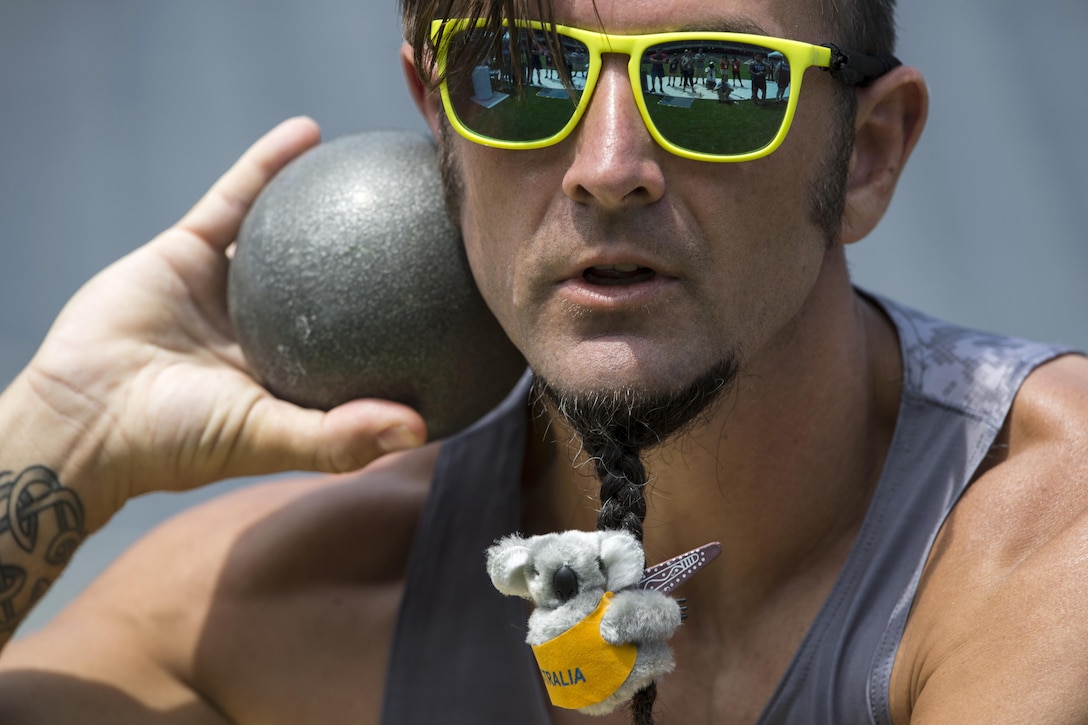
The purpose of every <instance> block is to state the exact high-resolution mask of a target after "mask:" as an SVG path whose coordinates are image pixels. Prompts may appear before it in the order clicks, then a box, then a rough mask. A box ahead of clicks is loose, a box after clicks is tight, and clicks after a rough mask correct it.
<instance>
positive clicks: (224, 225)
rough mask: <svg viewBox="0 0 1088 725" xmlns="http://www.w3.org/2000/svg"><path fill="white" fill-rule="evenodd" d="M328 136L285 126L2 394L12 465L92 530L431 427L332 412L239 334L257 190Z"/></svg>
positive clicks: (70, 308)
mask: <svg viewBox="0 0 1088 725" xmlns="http://www.w3.org/2000/svg"><path fill="white" fill-rule="evenodd" d="M319 140H320V131H319V130H318V128H317V126H316V124H314V123H313V122H312V121H310V120H309V119H301V118H300V119H292V120H290V121H287V122H285V123H283V124H281V125H280V126H279V127H277V128H276V129H274V130H272V131H271V132H269V133H268V134H267V135H266V136H265V137H264V138H262V139H261V140H260V141H258V142H257V143H256V144H254V145H253V147H252V148H250V149H249V150H248V151H247V152H246V153H245V154H244V155H243V156H242V158H241V159H240V160H239V161H238V162H237V163H236V164H235V165H234V166H233V167H232V168H231V169H230V170H229V171H228V172H227V173H226V174H225V175H224V176H223V177H222V178H221V179H219V181H218V182H217V183H216V184H215V185H214V186H213V187H212V188H211V190H210V191H209V192H208V193H207V194H206V195H205V196H204V197H203V198H202V199H201V200H200V201H199V202H198V203H197V204H196V206H194V207H193V209H192V210H191V211H190V212H189V213H188V214H186V215H185V217H184V218H183V219H181V220H180V221H179V222H178V223H177V224H176V225H175V226H174V227H172V228H171V229H169V230H167V231H166V232H164V233H162V234H161V235H159V236H158V237H156V238H155V239H154V240H153V241H151V242H150V243H149V244H147V245H146V246H144V247H142V248H140V249H138V250H136V251H135V252H133V253H132V254H130V255H128V256H126V257H125V258H123V259H122V260H120V261H118V262H117V263H115V264H114V265H112V266H110V267H109V268H107V269H106V270H105V271H103V272H102V273H100V274H99V275H97V276H96V277H95V278H94V279H92V280H91V281H90V282H89V283H88V284H87V285H85V286H84V287H83V289H81V290H80V291H79V292H78V293H77V294H76V295H75V297H73V299H72V300H71V301H70V302H69V303H68V305H67V306H66V307H65V308H64V310H63V311H62V312H61V314H60V316H59V317H58V319H57V320H56V322H55V323H54V325H53V327H52V329H51V330H50V331H49V334H48V336H47V337H46V339H45V341H44V343H43V344H42V346H41V348H40V350H39V351H38V353H37V354H36V355H35V357H34V359H33V360H32V361H31V363H30V365H29V366H28V367H27V369H26V370H24V371H23V372H22V373H21V374H20V375H19V377H18V378H17V379H16V380H15V382H13V384H12V385H11V387H10V388H9V389H8V390H7V391H6V392H5V393H4V395H3V396H0V436H2V437H0V470H8V471H15V472H18V471H20V470H22V469H23V468H25V467H29V466H34V465H44V466H47V467H50V468H52V469H53V470H54V471H56V472H57V477H58V479H59V481H60V483H61V484H62V485H63V486H66V487H71V488H73V489H75V490H76V491H77V492H78V494H79V496H80V497H81V499H82V501H83V503H84V506H85V508H86V515H87V520H86V523H87V527H88V530H89V531H93V530H94V529H96V528H98V527H99V526H101V524H102V523H104V522H105V521H106V520H107V519H108V518H109V517H110V516H111V515H112V514H113V513H114V512H115V511H116V510H117V509H119V508H120V506H121V505H123V503H124V501H125V500H127V499H128V498H130V497H132V496H135V495H138V494H141V493H145V492H147V491H151V490H181V489H187V488H191V487H195V486H199V485H202V484H205V483H208V482H211V481H214V480H218V479H222V478H227V477H232V476H239V475H256V474H264V473H270V472H275V471H282V470H293V469H306V470H317V471H334V472H339V471H348V470H353V469H357V468H360V467H362V466H363V465H365V464H367V463H368V462H370V461H371V460H373V459H374V458H377V457H378V456H380V455H382V454H383V453H385V452H389V451H392V450H398V449H403V448H407V447H412V446H415V445H419V444H420V443H421V442H422V441H423V440H424V439H425V437H426V432H425V427H424V423H423V421H422V419H421V418H420V417H419V415H418V414H416V413H415V412H414V411H412V410H410V409H408V408H406V407H404V406H401V405H397V404H393V403H388V402H384V401H355V402H351V403H347V404H345V405H342V406H340V407H338V408H336V409H334V410H331V411H329V412H327V413H325V412H321V411H315V410H304V409H301V408H298V407H296V406H294V405H291V404H289V403H286V402H283V401H280V400H277V399H276V398H274V397H273V396H271V395H270V394H269V393H267V392H266V391H265V390H264V389H263V388H261V386H260V385H258V384H257V382H256V381H255V380H254V379H253V378H252V377H251V375H250V373H249V370H248V368H247V366H246V363H245V361H244V359H243V357H242V353H241V350H240V348H239V347H238V345H237V343H236V342H235V338H234V333H233V331H232V329H231V323H230V319H229V317H228V315H227V303H226V284H227V271H228V266H229V251H228V250H229V248H230V245H231V244H232V242H233V241H234V239H235V235H236V234H237V231H238V228H239V226H240V225H241V222H242V219H243V217H244V216H245V214H246V212H247V211H248V209H249V208H250V205H251V204H252V203H253V201H254V199H255V198H256V196H257V194H258V192H260V190H261V189H262V188H263V187H264V185H265V184H266V183H267V182H268V181H269V180H270V179H271V178H272V176H273V175H274V174H275V173H276V172H277V171H279V169H281V168H282V167H283V166H284V165H285V164H286V163H287V162H288V161H290V160H291V159H292V158H294V157H295V156H297V155H299V154H300V153H302V152H303V151H305V150H306V149H308V148H310V147H312V146H314V145H315V144H317V143H318V142H319Z"/></svg>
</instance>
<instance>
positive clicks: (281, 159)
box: [176, 116, 321, 250]
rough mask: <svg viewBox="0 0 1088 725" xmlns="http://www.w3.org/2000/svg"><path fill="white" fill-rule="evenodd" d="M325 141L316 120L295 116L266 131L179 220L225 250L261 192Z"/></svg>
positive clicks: (183, 226) (181, 223) (215, 246)
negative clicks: (294, 160)
mask: <svg viewBox="0 0 1088 725" xmlns="http://www.w3.org/2000/svg"><path fill="white" fill-rule="evenodd" d="M320 141H321V130H320V129H319V128H318V126H317V123H315V122H314V121H313V119H310V118H307V117H305V116H299V117H296V118H291V119H288V120H286V121H284V122H283V123H281V124H279V125H278V126H276V127H275V128H273V129H272V130H271V131H269V132H268V133H266V134H265V135H264V136H262V137H261V138H260V140H258V141H257V142H256V143H255V144H253V145H252V146H250V147H249V149H248V150H247V151H246V152H245V153H244V154H242V156H241V158H239V159H238V161H236V162H235V163H234V165H233V166H231V167H230V169H229V170H227V172H226V173H225V174H223V175H222V176H221V177H220V178H219V180H218V181H216V182H215V184H213V185H212V187H211V188H210V189H209V190H208V192H207V193H206V194H204V196H203V197H201V199H200V201H198V202H197V203H196V204H195V205H194V206H193V208H192V209H190V210H189V212H188V213H187V214H186V215H185V216H184V217H182V218H181V220H180V221H178V223H177V225H176V226H177V228H179V229H183V230H185V231H187V232H190V233H191V234H194V235H196V236H197V237H200V238H201V239H203V240H204V241H205V242H207V243H208V244H209V245H211V246H212V247H214V248H216V249H218V250H225V249H226V248H227V247H228V246H229V245H230V243H231V242H233V241H234V238H235V236H236V235H237V233H238V227H239V226H241V224H242V219H244V218H245V215H246V212H248V211H249V208H250V207H251V206H252V205H253V202H254V200H255V199H256V198H257V194H259V193H260V191H261V189H263V188H264V187H265V185H266V184H267V183H268V182H269V181H270V180H271V179H272V177H273V176H275V175H276V173H277V172H278V171H279V170H280V169H282V168H283V167H284V166H286V165H287V162H289V161H291V160H292V159H293V158H295V157H296V156H298V155H299V154H301V153H302V152H303V151H306V150H307V149H309V148H311V147H313V146H315V145H317V144H318V143H319V142H320Z"/></svg>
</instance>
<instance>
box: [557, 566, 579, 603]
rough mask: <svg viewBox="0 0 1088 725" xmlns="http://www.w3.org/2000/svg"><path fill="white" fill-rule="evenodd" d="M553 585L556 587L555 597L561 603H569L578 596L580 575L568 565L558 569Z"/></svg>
mask: <svg viewBox="0 0 1088 725" xmlns="http://www.w3.org/2000/svg"><path fill="white" fill-rule="evenodd" d="M552 584H553V585H554V586H555V595H556V596H557V597H559V601H561V602H569V601H570V600H571V599H574V597H575V596H577V594H578V575H577V574H575V573H574V569H571V568H570V566H568V565H567V564H564V565H563V566H561V567H559V568H558V569H556V571H555V576H554V577H553V578H552Z"/></svg>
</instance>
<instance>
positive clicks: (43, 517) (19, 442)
mask: <svg viewBox="0 0 1088 725" xmlns="http://www.w3.org/2000/svg"><path fill="white" fill-rule="evenodd" d="M92 437H93V436H92V434H91V433H90V432H89V431H88V430H87V429H86V428H83V427H81V426H80V425H78V424H76V423H75V422H74V421H73V420H72V419H70V418H66V417H65V416H63V415H61V414H59V413H58V412H57V411H56V410H54V409H53V408H52V407H51V406H50V405H48V404H45V403H44V401H43V400H42V399H41V398H40V397H39V396H37V395H36V394H35V392H34V389H33V386H31V385H29V384H28V382H27V379H26V376H25V371H24V374H23V375H21V376H20V377H19V378H16V380H15V381H14V382H13V383H12V384H11V386H9V387H8V389H7V390H4V391H3V393H2V394H0V646H2V645H3V644H5V643H6V642H7V641H8V640H9V639H10V638H11V635H12V634H13V633H14V631H15V629H16V627H18V626H19V624H20V622H22V621H23V619H24V618H25V617H26V615H27V614H28V613H29V612H30V610H31V609H32V608H33V607H34V605H35V604H36V603H37V602H38V600H39V599H41V597H42V596H43V595H44V594H45V592H46V591H48V589H49V587H50V586H52V584H53V582H54V581H56V579H57V577H58V576H60V573H61V572H62V571H64V568H65V567H66V566H67V565H68V562H69V561H70V560H71V557H72V554H73V553H74V552H75V550H76V549H77V548H78V547H79V545H80V544H81V543H82V542H83V540H84V539H86V538H87V536H88V534H90V533H91V532H93V531H95V530H96V529H97V528H99V527H100V526H101V525H102V524H103V523H105V521H107V520H108V519H109V517H110V516H111V515H112V514H113V511H90V510H88V506H89V503H98V504H101V503H102V502H101V501H97V500H96V501H95V502H89V501H88V498H87V494H86V492H85V491H83V490H78V491H77V489H78V488H79V486H78V485H77V481H75V480H66V479H81V480H82V479H85V478H87V476H85V475H81V472H82V473H85V472H86V471H87V464H88V461H89V460H93V459H94V457H95V456H94V454H93V453H91V450H92V449H93V448H94V446H93V444H92V443H91V440H90V439H91V438H92ZM92 477H93V476H92ZM82 485H83V486H86V485H87V482H86V481H83V483H82ZM92 498H94V497H92ZM98 508H101V505H99V506H98Z"/></svg>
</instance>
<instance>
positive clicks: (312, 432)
mask: <svg viewBox="0 0 1088 725" xmlns="http://www.w3.org/2000/svg"><path fill="white" fill-rule="evenodd" d="M426 440H427V426H426V423H424V422H423V418H422V417H420V415H419V413H417V412H416V411H415V410H413V409H411V408H409V407H408V406H405V405H401V404H399V403H393V402H390V401H387V400H376V399H364V400H353V401H350V402H348V403H344V404H343V405H340V406H337V407H336V408H333V409H331V410H329V411H327V412H326V411H320V410H312V409H307V408H300V407H298V406H296V405H293V404H292V403H287V402H285V401H282V400H278V399H276V398H271V397H269V398H263V399H262V400H261V401H259V402H258V403H257V404H255V405H254V407H253V408H252V409H251V411H250V414H249V416H248V417H247V420H246V421H245V424H244V426H243V429H242V432H241V434H240V439H239V441H238V443H237V445H235V446H234V450H232V451H231V462H230V464H228V465H227V468H229V469H231V470H230V471H229V473H228V475H230V476H246V475H259V474H265V473H275V472H280V471H289V470H306V471H321V472H325V473H345V472H348V471H354V470H358V469H360V468H362V467H363V466H365V465H367V464H368V463H370V462H371V461H373V460H375V459H376V458H379V457H381V456H383V455H385V454H386V453H393V452H395V451H402V450H407V449H411V448H416V447H419V446H421V445H423V443H425V442H426Z"/></svg>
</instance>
